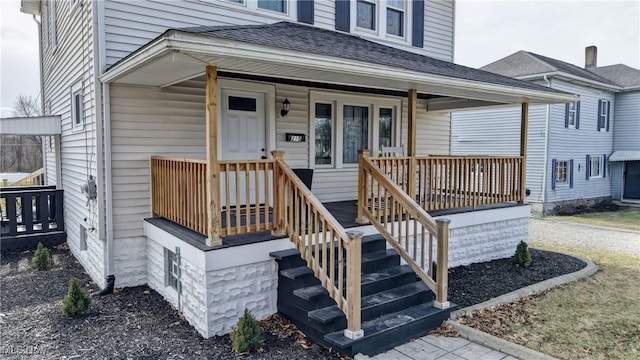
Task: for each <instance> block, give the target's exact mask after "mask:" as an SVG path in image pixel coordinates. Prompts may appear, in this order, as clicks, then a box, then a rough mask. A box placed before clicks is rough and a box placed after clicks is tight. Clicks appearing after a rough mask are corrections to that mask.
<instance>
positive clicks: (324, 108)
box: [315, 103, 333, 165]
mask: <svg viewBox="0 0 640 360" xmlns="http://www.w3.org/2000/svg"><path fill="white" fill-rule="evenodd" d="M332 108H333V106H332V104H322V103H318V104H316V116H315V140H316V144H315V150H316V151H315V152H316V161H315V164H316V165H331V164H333V157H332V154H333V139H332V134H333V113H332Z"/></svg>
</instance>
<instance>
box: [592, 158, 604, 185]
mask: <svg viewBox="0 0 640 360" xmlns="http://www.w3.org/2000/svg"><path fill="white" fill-rule="evenodd" d="M594 160H598V167H597V169H598V173H597V174H595V175H594V174H593V168H594V166H593V165H594V164H593V163H594ZM603 167H604V156H602V155H589V179H599V178H603V176H602V175H603Z"/></svg>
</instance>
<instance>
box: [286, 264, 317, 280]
mask: <svg viewBox="0 0 640 360" xmlns="http://www.w3.org/2000/svg"><path fill="white" fill-rule="evenodd" d="M308 274H313V270H311V269H309V268H308V267H307V266H298V267H294V268H289V269H285V270H280V275H281V276H284V277H286V278H288V279H291V280H295V279H297V278H299V277H301V276H306V275H308Z"/></svg>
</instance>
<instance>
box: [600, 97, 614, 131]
mask: <svg viewBox="0 0 640 360" xmlns="http://www.w3.org/2000/svg"><path fill="white" fill-rule="evenodd" d="M610 106H611V102H610V101H607V100H598V131H601V130H606V131H609V111H610V109H609V107H610Z"/></svg>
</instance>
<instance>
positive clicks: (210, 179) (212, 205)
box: [206, 65, 222, 246]
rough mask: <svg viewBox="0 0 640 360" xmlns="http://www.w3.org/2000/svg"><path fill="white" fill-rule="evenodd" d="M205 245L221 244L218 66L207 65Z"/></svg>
mask: <svg viewBox="0 0 640 360" xmlns="http://www.w3.org/2000/svg"><path fill="white" fill-rule="evenodd" d="M206 81H207V82H206V104H207V109H206V123H207V130H206V132H207V246H215V245H222V239H221V238H220V167H219V166H218V104H217V102H218V68H217V67H215V66H210V65H208V66H207V80H206Z"/></svg>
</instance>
